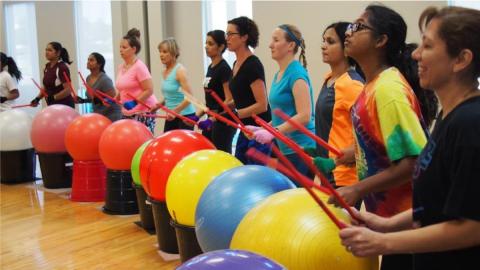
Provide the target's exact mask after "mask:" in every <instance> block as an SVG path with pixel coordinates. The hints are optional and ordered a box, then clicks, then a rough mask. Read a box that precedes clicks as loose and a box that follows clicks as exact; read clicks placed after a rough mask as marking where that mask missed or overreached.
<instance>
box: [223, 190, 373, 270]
mask: <svg viewBox="0 0 480 270" xmlns="http://www.w3.org/2000/svg"><path fill="white" fill-rule="evenodd" d="M317 194H318V195H319V196H320V198H321V199H322V201H324V202H326V199H327V197H326V196H325V195H323V194H321V193H317ZM329 208H330V209H331V210H332V211H333V213H334V214H335V216H337V217H338V218H339V219H340V220H342V221H343V222H345V223H347V224H350V221H349V217H348V215H347V214H346V213H345V212H343V211H342V210H340V209H338V208H334V207H329ZM338 232H339V230H338V228H337V227H336V225H335V224H334V223H333V222H332V221H331V220H330V219H329V218H328V216H327V215H326V214H325V212H324V211H323V210H322V209H321V208H320V206H319V205H318V204H317V203H316V202H315V201H314V200H313V199H312V198H311V197H310V195H309V194H308V193H307V191H306V190H305V189H303V188H298V189H290V190H285V191H281V192H279V193H276V194H274V195H272V196H270V197H268V198H267V199H266V200H264V201H263V202H262V203H260V204H259V205H257V206H256V207H255V208H253V209H252V210H250V212H248V213H247V215H246V216H245V217H244V218H243V219H242V221H241V222H240V225H238V227H237V230H236V231H235V233H234V235H233V239H232V242H231V244H230V248H232V249H242V250H248V251H252V252H255V253H258V254H261V255H263V256H265V257H268V258H271V259H272V260H275V261H277V262H278V263H280V264H282V265H284V266H285V267H286V268H287V269H289V270H309V269H312V270H321V269H326V270H346V269H348V270H367V269H368V270H377V269H378V257H371V258H358V257H355V256H353V255H352V254H351V253H349V252H347V251H346V250H345V247H344V246H342V245H341V243H340V237H339V236H338Z"/></svg>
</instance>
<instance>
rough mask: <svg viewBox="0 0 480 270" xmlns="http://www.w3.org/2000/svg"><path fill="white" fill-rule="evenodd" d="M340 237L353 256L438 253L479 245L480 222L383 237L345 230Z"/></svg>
mask: <svg viewBox="0 0 480 270" xmlns="http://www.w3.org/2000/svg"><path fill="white" fill-rule="evenodd" d="M340 237H341V238H342V244H343V245H345V246H347V247H350V250H351V251H352V253H353V254H354V255H356V256H371V255H379V254H395V253H423V252H440V251H448V250H457V249H463V248H468V247H473V246H478V245H480V222H479V221H474V220H470V219H457V220H451V221H446V222H442V223H438V224H434V225H430V226H426V227H422V228H419V229H413V230H406V231H400V232H393V233H386V234H383V233H377V232H373V231H371V230H369V229H367V228H364V227H349V228H346V229H343V230H342V231H340Z"/></svg>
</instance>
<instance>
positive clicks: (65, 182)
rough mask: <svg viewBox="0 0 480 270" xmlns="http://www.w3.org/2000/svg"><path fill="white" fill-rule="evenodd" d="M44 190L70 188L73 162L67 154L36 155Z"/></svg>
mask: <svg viewBox="0 0 480 270" xmlns="http://www.w3.org/2000/svg"><path fill="white" fill-rule="evenodd" d="M38 160H39V161H40V169H41V170H42V179H43V186H44V187H45V188H69V187H72V171H73V168H72V166H73V160H72V157H71V156H70V155H69V154H68V153H38Z"/></svg>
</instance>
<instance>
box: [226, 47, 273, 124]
mask: <svg viewBox="0 0 480 270" xmlns="http://www.w3.org/2000/svg"><path fill="white" fill-rule="evenodd" d="M256 80H261V81H263V82H264V83H265V71H264V69H263V65H262V63H261V62H260V59H258V57H256V56H255V55H251V56H249V57H248V58H247V59H245V62H243V64H242V66H241V67H240V68H239V70H238V71H237V74H235V75H234V76H233V77H232V78H231V80H230V83H229V86H230V91H231V92H232V96H233V100H234V101H235V106H236V107H237V109H243V108H246V107H249V106H251V105H253V104H255V102H256V101H255V96H254V95H253V91H252V88H251V87H250V85H251V84H252V83H253V82H255V81H256ZM258 117H260V118H262V119H263V120H265V121H267V122H270V120H271V118H272V116H271V112H270V105H268V108H267V111H266V112H263V113H261V114H259V115H258ZM242 122H243V123H244V124H245V125H257V124H256V123H255V120H253V118H252V117H247V118H244V119H242Z"/></svg>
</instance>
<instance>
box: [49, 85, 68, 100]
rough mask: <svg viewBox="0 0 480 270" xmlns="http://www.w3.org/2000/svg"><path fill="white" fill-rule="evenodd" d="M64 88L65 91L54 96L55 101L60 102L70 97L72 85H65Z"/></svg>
mask: <svg viewBox="0 0 480 270" xmlns="http://www.w3.org/2000/svg"><path fill="white" fill-rule="evenodd" d="M62 86H63V89H62V90H61V91H60V92H58V93H56V94H55V95H53V99H55V100H60V99H64V98H66V97H68V96H70V92H71V91H72V90H71V89H70V85H69V84H68V83H63V84H62Z"/></svg>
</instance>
